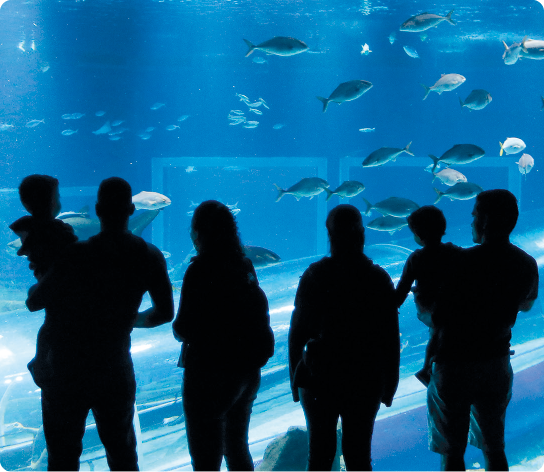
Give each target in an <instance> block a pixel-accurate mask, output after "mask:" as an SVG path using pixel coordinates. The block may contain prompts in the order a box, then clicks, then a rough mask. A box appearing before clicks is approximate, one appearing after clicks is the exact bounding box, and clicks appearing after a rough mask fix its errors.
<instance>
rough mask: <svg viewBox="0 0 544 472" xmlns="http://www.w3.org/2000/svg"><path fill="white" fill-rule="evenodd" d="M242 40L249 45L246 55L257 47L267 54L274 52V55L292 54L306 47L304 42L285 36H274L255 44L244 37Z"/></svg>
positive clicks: (302, 50) (298, 52) (304, 49)
mask: <svg viewBox="0 0 544 472" xmlns="http://www.w3.org/2000/svg"><path fill="white" fill-rule="evenodd" d="M244 41H245V43H246V44H247V46H248V47H249V50H248V51H247V53H246V57H247V56H249V55H250V54H251V53H252V52H253V51H255V49H259V50H261V51H264V52H266V53H267V54H274V55H276V56H294V55H295V54H300V53H301V52H304V51H306V50H307V49H308V46H307V45H306V43H304V42H302V41H300V40H298V39H295V38H288V37H285V36H276V37H275V38H272V39H269V40H268V41H265V42H264V43H261V44H257V45H256V46H255V45H254V44H253V43H252V42H251V41H248V40H247V39H244Z"/></svg>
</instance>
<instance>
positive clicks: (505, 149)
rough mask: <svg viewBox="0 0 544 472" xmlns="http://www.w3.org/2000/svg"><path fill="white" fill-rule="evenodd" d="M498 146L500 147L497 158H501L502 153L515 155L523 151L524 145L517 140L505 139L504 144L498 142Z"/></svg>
mask: <svg viewBox="0 0 544 472" xmlns="http://www.w3.org/2000/svg"><path fill="white" fill-rule="evenodd" d="M499 144H500V146H501V152H500V154H499V156H502V155H503V153H506V154H517V153H518V152H521V151H523V150H524V149H525V143H524V142H523V141H522V140H521V139H519V138H506V141H505V142H504V144H503V143H501V142H500V141H499Z"/></svg>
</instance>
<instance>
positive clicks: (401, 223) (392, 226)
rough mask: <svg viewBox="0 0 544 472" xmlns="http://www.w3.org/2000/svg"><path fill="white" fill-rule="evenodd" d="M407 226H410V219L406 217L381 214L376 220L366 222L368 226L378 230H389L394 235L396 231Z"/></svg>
mask: <svg viewBox="0 0 544 472" xmlns="http://www.w3.org/2000/svg"><path fill="white" fill-rule="evenodd" d="M405 226H408V221H407V220H406V218H397V217H396V216H391V215H387V216H380V217H379V218H376V219H375V220H372V221H371V222H369V223H367V224H366V227H367V228H370V229H373V230H376V231H387V232H388V233H389V234H391V235H393V234H394V233H395V231H399V230H401V229H402V228H404V227H405Z"/></svg>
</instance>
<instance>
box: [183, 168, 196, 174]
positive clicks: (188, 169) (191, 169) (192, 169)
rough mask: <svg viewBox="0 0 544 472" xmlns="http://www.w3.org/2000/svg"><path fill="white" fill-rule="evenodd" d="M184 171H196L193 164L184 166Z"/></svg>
mask: <svg viewBox="0 0 544 472" xmlns="http://www.w3.org/2000/svg"><path fill="white" fill-rule="evenodd" d="M185 172H187V173H188V174H190V173H191V172H196V169H195V166H187V167H186V168H185Z"/></svg>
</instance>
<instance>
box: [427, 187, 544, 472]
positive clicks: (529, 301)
mask: <svg viewBox="0 0 544 472" xmlns="http://www.w3.org/2000/svg"><path fill="white" fill-rule="evenodd" d="M518 214H519V212H518V206H517V201H516V198H515V196H514V195H513V194H512V193H511V192H509V191H508V190H488V191H485V192H482V193H480V194H479V195H478V196H477V197H476V203H475V205H474V210H473V212H472V215H473V217H474V220H473V223H472V237H473V241H474V242H475V243H476V244H477V245H476V246H473V247H471V248H469V249H465V250H463V251H462V252H461V254H460V255H459V258H458V264H457V266H456V267H455V268H454V269H453V271H452V273H451V274H450V277H449V278H448V281H449V286H448V287H447V288H446V289H445V290H443V293H441V294H440V295H439V296H438V299H437V305H436V310H435V311H434V313H433V315H432V320H433V324H434V327H435V328H436V329H437V330H438V336H439V342H438V348H437V354H436V357H435V362H434V364H433V369H432V376H431V383H430V384H429V389H428V392H427V407H428V421H429V447H430V449H431V450H432V451H434V452H437V453H439V454H441V455H442V470H465V462H464V457H463V456H464V452H465V448H466V445H467V438H468V440H469V442H470V443H471V444H472V445H474V446H476V447H478V448H480V449H481V450H482V452H483V454H484V459H485V469H486V470H508V461H507V459H506V454H505V444H504V427H505V417H506V407H507V406H508V402H509V401H510V398H511V396H512V382H513V372H512V366H511V364H510V339H511V337H512V332H511V328H512V326H514V323H515V322H516V317H517V314H518V312H519V311H528V310H530V309H531V307H532V305H533V303H534V301H535V299H536V298H537V294H538V268H537V264H536V261H535V260H534V259H533V258H532V257H531V256H529V255H528V254H526V253H525V252H524V251H522V250H521V249H520V248H518V247H517V246H515V245H513V244H512V243H510V233H511V232H512V230H513V229H514V227H515V225H516V222H517V218H518Z"/></svg>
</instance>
